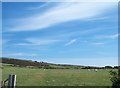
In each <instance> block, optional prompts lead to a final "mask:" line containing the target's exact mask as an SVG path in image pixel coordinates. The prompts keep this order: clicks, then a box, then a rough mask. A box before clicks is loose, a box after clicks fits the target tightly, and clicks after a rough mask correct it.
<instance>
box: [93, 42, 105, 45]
mask: <svg viewBox="0 0 120 88" xmlns="http://www.w3.org/2000/svg"><path fill="white" fill-rule="evenodd" d="M104 44H105V43H103V42H94V43H92V45H104Z"/></svg>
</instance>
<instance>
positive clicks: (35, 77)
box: [2, 65, 112, 86]
mask: <svg viewBox="0 0 120 88" xmlns="http://www.w3.org/2000/svg"><path fill="white" fill-rule="evenodd" d="M109 71H110V70H105V69H101V70H98V71H97V72H96V71H93V70H90V71H89V70H87V69H38V68H33V69H31V68H25V67H12V66H9V65H8V66H4V67H3V69H2V73H3V74H2V77H3V80H6V79H7V77H8V75H9V74H16V75H17V86H111V85H112V82H111V81H110V75H109Z"/></svg>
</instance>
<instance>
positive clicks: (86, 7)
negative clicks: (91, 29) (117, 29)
mask: <svg viewBox="0 0 120 88" xmlns="http://www.w3.org/2000/svg"><path fill="white" fill-rule="evenodd" d="M113 6H114V4H112V3H94V5H93V3H75V2H73V3H70V2H67V3H59V4H58V5H56V6H54V8H53V7H52V8H51V9H48V10H47V11H45V12H44V13H38V14H36V15H34V16H31V17H28V18H23V19H15V20H12V21H13V23H15V24H10V25H9V26H12V28H9V29H8V31H12V32H18V31H35V30H42V29H44V28H48V27H51V26H54V25H56V24H59V23H64V22H68V21H74V20H87V19H90V18H93V17H96V16H99V15H101V14H103V13H105V12H106V10H108V9H110V8H111V7H113Z"/></svg>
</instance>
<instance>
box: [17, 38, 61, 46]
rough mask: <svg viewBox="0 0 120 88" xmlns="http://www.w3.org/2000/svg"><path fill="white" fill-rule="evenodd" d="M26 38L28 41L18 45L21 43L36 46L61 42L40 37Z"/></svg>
mask: <svg viewBox="0 0 120 88" xmlns="http://www.w3.org/2000/svg"><path fill="white" fill-rule="evenodd" d="M25 40H26V42H28V43H19V44H17V45H21V46H34V45H35V46H36V45H50V44H54V43H57V42H60V40H55V39H39V38H28V39H25Z"/></svg>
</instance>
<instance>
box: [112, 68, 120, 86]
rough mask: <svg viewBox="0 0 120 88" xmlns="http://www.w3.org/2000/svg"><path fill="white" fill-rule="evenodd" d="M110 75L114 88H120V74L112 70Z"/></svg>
mask: <svg viewBox="0 0 120 88" xmlns="http://www.w3.org/2000/svg"><path fill="white" fill-rule="evenodd" d="M110 75H111V78H110V80H111V81H112V88H120V77H119V75H118V72H116V71H112V70H111V71H110Z"/></svg>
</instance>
